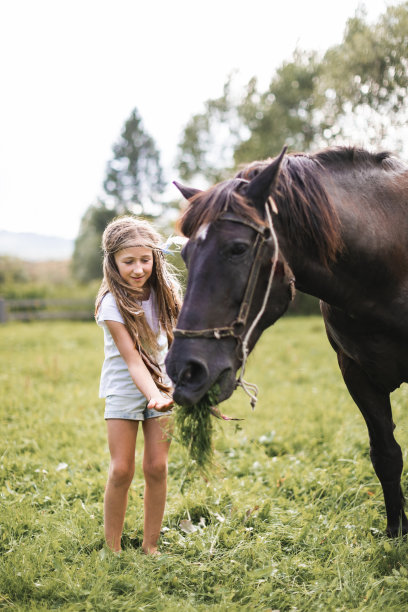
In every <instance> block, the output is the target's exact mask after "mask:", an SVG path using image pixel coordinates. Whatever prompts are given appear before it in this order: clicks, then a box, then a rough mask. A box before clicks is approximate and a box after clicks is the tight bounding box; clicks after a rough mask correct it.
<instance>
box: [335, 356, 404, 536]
mask: <svg viewBox="0 0 408 612" xmlns="http://www.w3.org/2000/svg"><path fill="white" fill-rule="evenodd" d="M337 358H338V361H339V366H340V370H341V372H342V374H343V378H344V381H345V383H346V385H347V388H348V390H349V392H350V395H351V396H352V398H353V399H354V401H355V402H356V404H357V406H358V407H359V408H360V410H361V413H362V415H363V417H364V419H365V421H366V423H367V427H368V433H369V436H370V457H371V461H372V464H373V466H374V470H375V473H376V474H377V476H378V478H379V480H380V483H381V486H382V489H383V493H384V501H385V508H386V512H387V534H388V535H389V536H391V537H396V536H398V535H401V534H402V535H405V534H407V533H408V520H407V517H406V516H405V512H404V509H403V506H404V496H403V494H402V490H401V474H402V453H401V448H400V446H399V444H398V443H397V441H396V440H395V438H394V433H393V432H394V429H395V425H394V423H393V420H392V412H391V403H390V396H389V394H388V393H385V392H382V391H381V390H380V389H378V388H377V387H375V386H374V384H373V383H372V382H371V381H370V379H369V378H368V377H367V375H366V374H365V372H364V371H363V370H362V369H361V368H360V366H359V365H358V364H357V363H356V362H354V361H353V360H351V359H350V358H349V357H347V356H346V355H345V354H344V353H343V352H342V351H341V350H340V349H338V350H337Z"/></svg>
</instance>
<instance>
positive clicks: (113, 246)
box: [95, 216, 181, 392]
mask: <svg viewBox="0 0 408 612" xmlns="http://www.w3.org/2000/svg"><path fill="white" fill-rule="evenodd" d="M162 242H163V241H162V238H161V236H160V234H159V233H158V232H157V231H156V230H155V229H154V228H153V227H152V226H151V225H150V223H148V222H147V221H145V220H144V219H139V218H137V217H132V216H124V217H117V218H116V219H114V220H113V221H111V222H110V223H109V225H108V226H107V227H106V229H105V231H104V233H103V236H102V248H103V281H102V284H101V286H100V288H99V292H98V295H97V297H96V303H95V316H97V314H98V311H99V308H100V305H101V302H102V299H103V298H104V297H105V295H106V294H107V293H108V292H109V291H110V292H111V293H112V295H113V297H114V298H115V301H116V304H117V306H118V308H119V311H120V313H121V315H122V317H123V320H124V322H125V326H126V328H127V330H128V332H129V334H130V336H131V338H132V340H133V342H134V344H135V347H136V348H137V350H138V351H139V353H140V355H141V357H142V359H143V361H144V363H145V365H146V366H147V368H148V370H149V372H150V374H151V375H152V377H153V380H154V381H155V383H156V385H157V387H158V388H159V389H160V390H161V391H164V392H168V391H169V390H170V389H169V387H168V386H167V385H165V384H164V383H163V381H162V376H163V374H162V372H161V371H160V368H159V366H158V363H157V353H158V346H157V339H156V336H155V334H154V332H153V330H152V329H151V327H150V325H149V324H148V323H147V320H146V317H145V314H144V310H143V308H142V306H141V302H142V298H143V294H144V290H143V288H140V289H138V288H135V287H131V286H130V285H129V284H128V283H127V282H126V281H125V280H124V279H123V278H122V277H121V276H120V274H119V271H118V267H117V265H116V261H115V253H117V252H118V251H121V250H122V249H127V248H129V247H135V246H143V247H146V248H149V249H152V253H153V271H152V275H151V277H150V279H149V285H150V287H151V288H152V289H153V290H154V292H155V295H156V303H157V309H158V318H159V324H160V327H161V328H162V329H163V330H164V331H165V332H166V335H167V340H168V343H169V346H170V344H171V343H172V341H173V328H174V327H175V324H176V319H177V316H178V313H179V310H180V306H181V290H180V285H179V283H178V281H177V278H176V276H175V274H174V273H173V272H172V268H171V266H170V265H169V264H168V263H167V262H166V260H165V258H164V255H163V251H162V249H161V247H160V245H161V244H162Z"/></svg>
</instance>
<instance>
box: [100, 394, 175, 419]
mask: <svg viewBox="0 0 408 612" xmlns="http://www.w3.org/2000/svg"><path fill="white" fill-rule="evenodd" d="M147 404H148V402H147V399H146V398H145V397H144V396H143V395H141V396H137V395H135V396H132V397H130V396H129V397H128V396H125V395H108V396H107V397H106V399H105V419H125V420H128V421H145V420H146V419H155V418H157V417H162V416H168V415H169V414H171V412H172V411H171V410H168V411H167V412H159V411H158V410H154V409H151V408H148V407H147Z"/></svg>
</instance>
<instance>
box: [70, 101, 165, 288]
mask: <svg viewBox="0 0 408 612" xmlns="http://www.w3.org/2000/svg"><path fill="white" fill-rule="evenodd" d="M103 185H104V190H105V195H104V197H103V198H102V200H101V201H99V202H97V203H96V204H94V205H91V206H89V207H88V209H87V210H86V212H85V214H84V216H83V217H82V220H81V225H80V230H79V235H78V237H77V239H76V241H75V248H74V254H73V273H74V276H75V278H76V279H77V280H78V281H80V282H84V283H85V282H88V281H91V280H94V279H100V278H101V277H102V253H101V239H102V233H103V231H104V229H105V227H106V225H107V224H108V223H109V221H111V220H112V219H113V218H114V217H116V216H118V215H119V214H128V213H133V214H138V215H143V217H147V218H149V217H150V218H152V217H156V216H158V215H159V214H162V219H161V223H159V225H163V224H165V223H167V224H169V223H170V221H169V218H168V215H166V214H163V211H164V209H166V208H167V209H168V210H167V211H166V212H169V211H170V210H171V209H172V208H174V203H173V204H169V205H168V206H166V205H165V204H163V203H159V202H158V197H159V195H160V194H161V193H162V191H163V189H164V183H163V179H162V168H161V165H160V156H159V153H158V151H157V148H156V145H155V143H154V141H153V139H152V137H151V136H149V134H147V133H146V131H145V130H144V127H143V124H142V120H141V118H140V116H139V114H138V111H137V109H134V110H133V111H132V112H131V114H130V116H129V118H128V119H127V120H126V121H125V124H124V126H123V129H122V132H121V135H120V137H119V139H118V141H117V142H116V143H115V144H114V145H113V157H112V159H111V160H110V161H109V162H108V164H107V169H106V177H105V180H104V183H103ZM163 219H165V221H164V222H163Z"/></svg>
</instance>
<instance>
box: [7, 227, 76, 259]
mask: <svg viewBox="0 0 408 612" xmlns="http://www.w3.org/2000/svg"><path fill="white" fill-rule="evenodd" d="M73 250H74V241H73V240H68V239H66V238H58V237H56V236H42V235H41V234H31V233H19V232H7V231H5V230H0V255H9V256H12V257H18V258H19V259H25V260H28V261H50V260H53V261H61V260H66V259H70V257H71V256H72V253H73Z"/></svg>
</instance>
